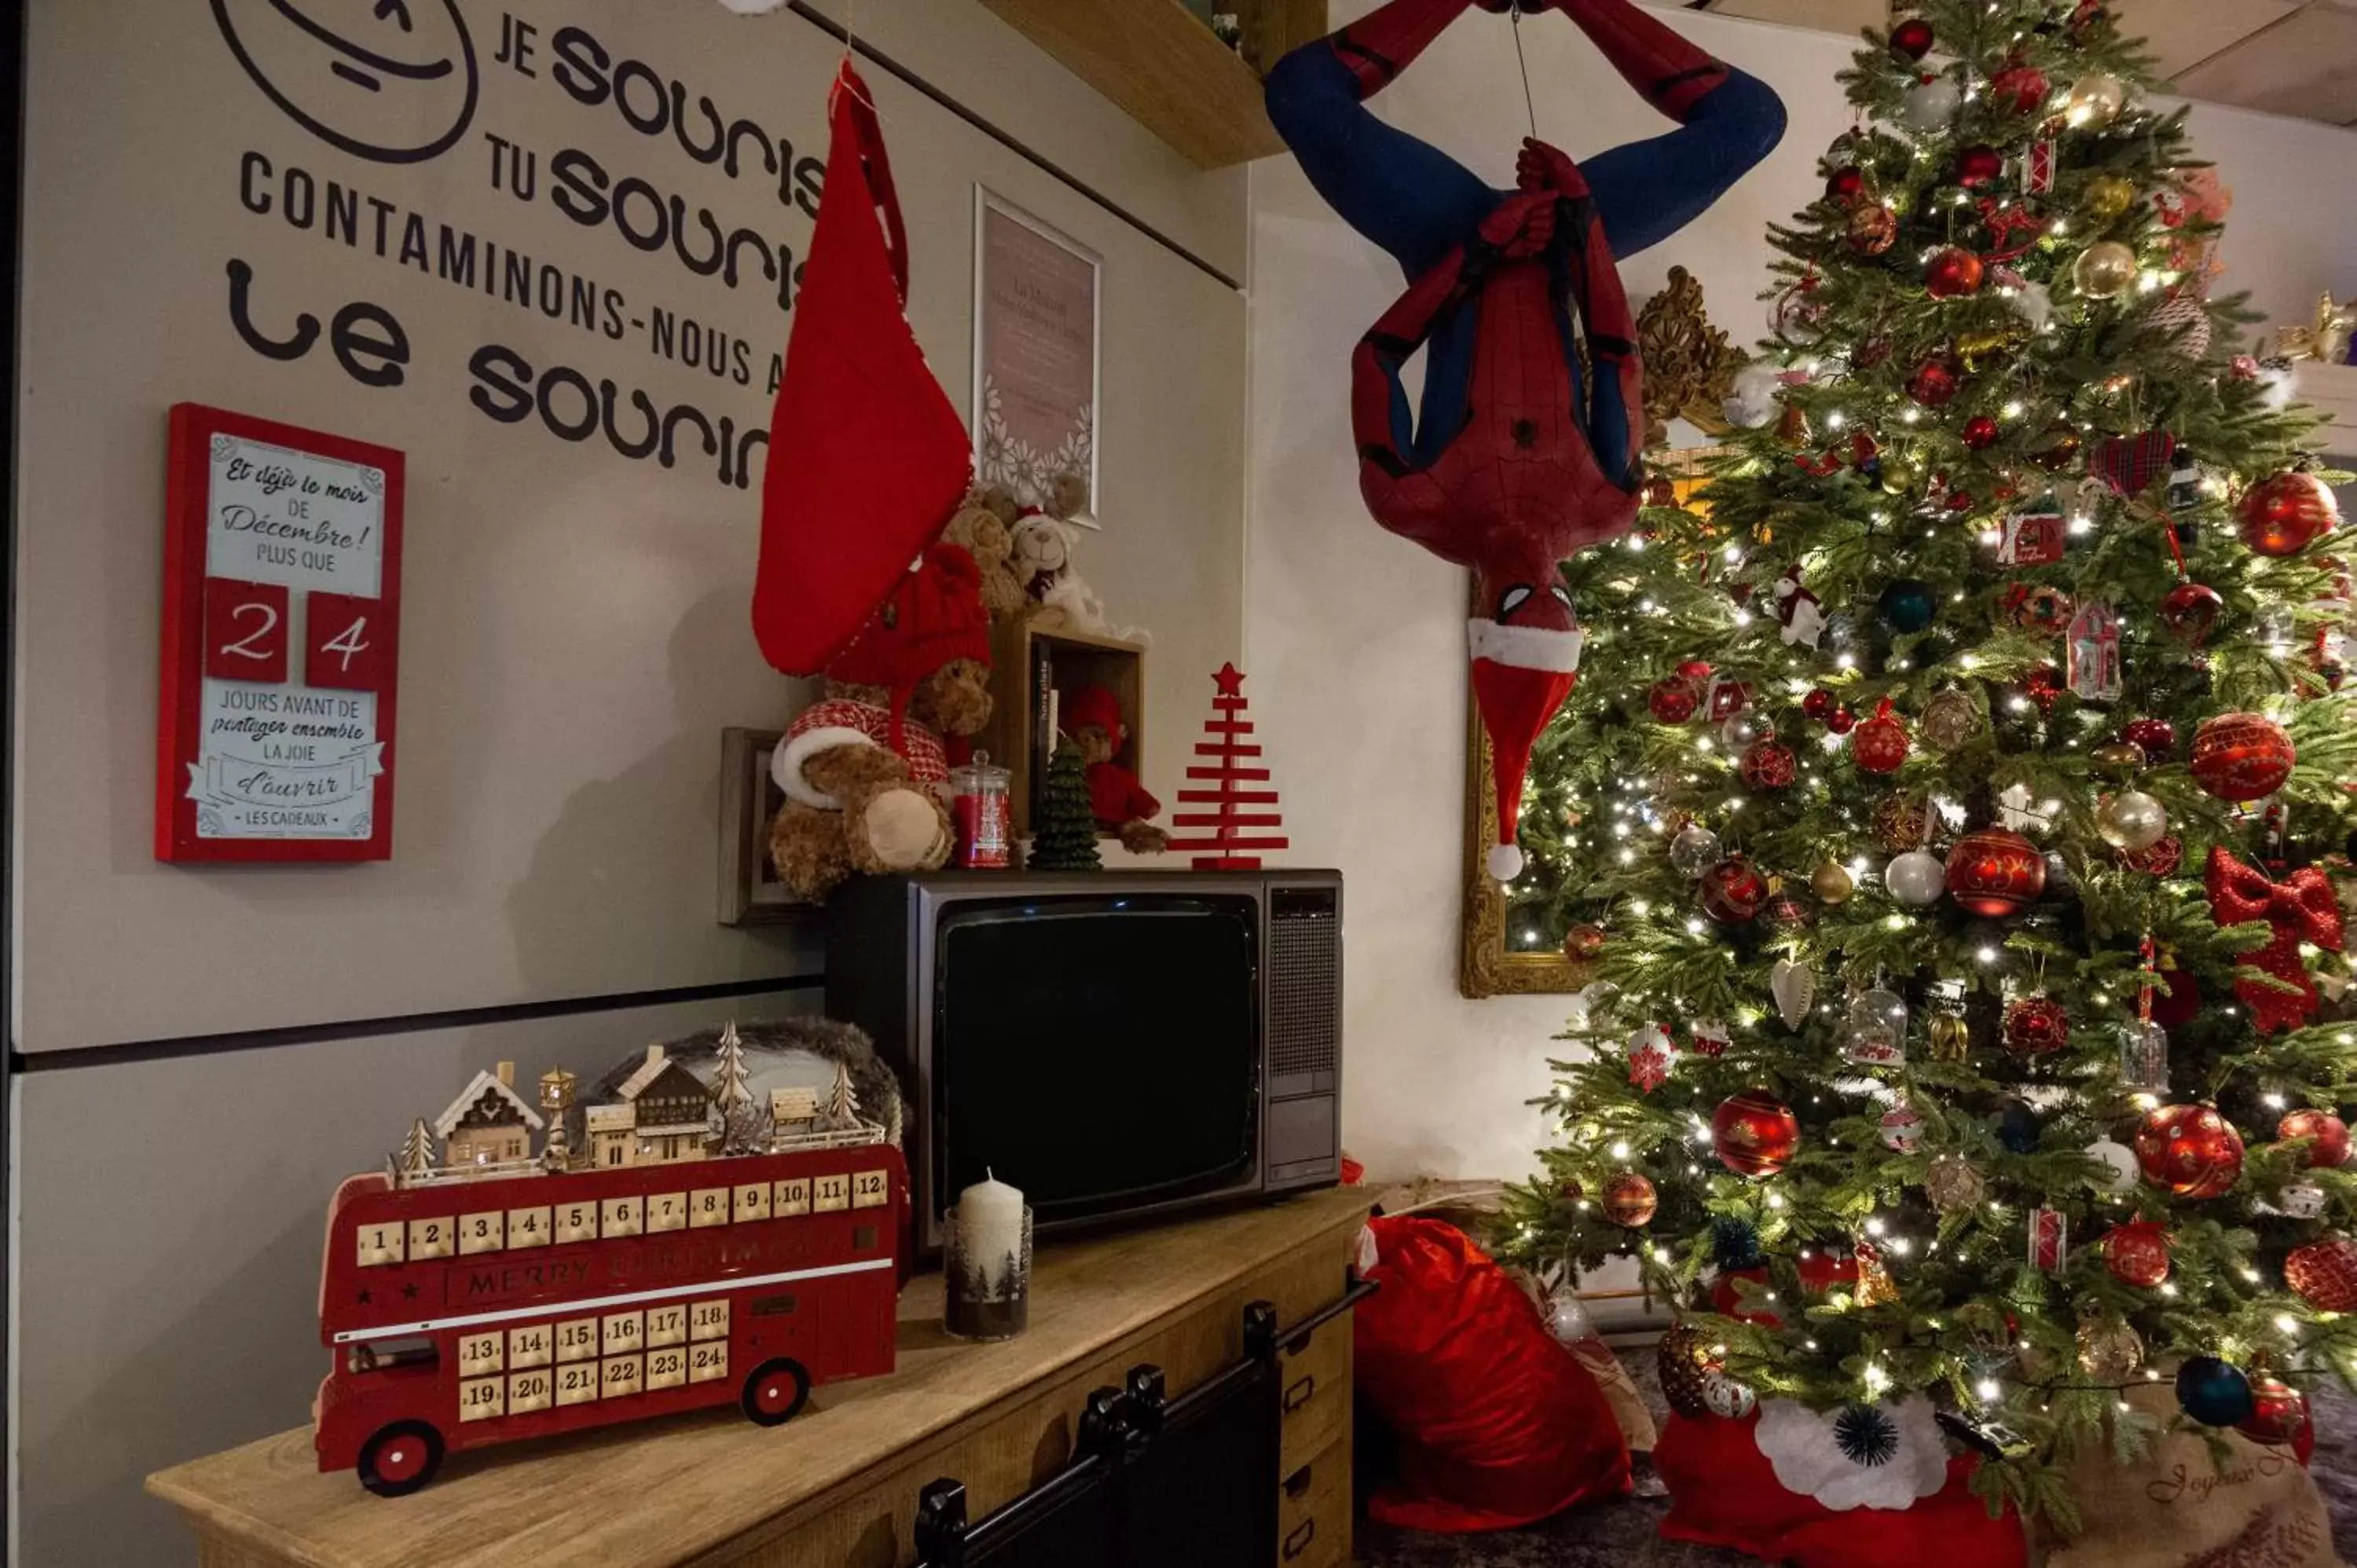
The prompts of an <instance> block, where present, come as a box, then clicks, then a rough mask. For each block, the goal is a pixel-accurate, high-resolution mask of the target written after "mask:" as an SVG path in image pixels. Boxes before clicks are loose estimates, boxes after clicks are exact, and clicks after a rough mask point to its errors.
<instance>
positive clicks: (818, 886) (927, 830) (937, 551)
mask: <svg viewBox="0 0 2357 1568" xmlns="http://www.w3.org/2000/svg"><path fill="white" fill-rule="evenodd" d="M989 720H990V634H989V619H988V617H987V616H986V615H985V612H984V610H983V607H982V573H981V570H980V568H979V567H977V566H976V565H975V564H974V557H973V556H972V555H971V554H969V553H967V552H966V551H965V550H964V549H963V547H962V546H959V545H956V544H951V543H946V542H941V543H935V544H932V545H931V546H929V547H927V549H926V551H925V553H924V555H923V557H922V558H921V559H920V562H919V564H918V565H917V567H916V568H915V569H914V570H912V571H910V572H909V573H907V574H906V575H903V576H902V577H901V578H900V580H899V583H898V584H897V585H895V586H894V588H893V590H892V594H891V596H890V597H888V599H886V600H885V602H884V604H883V606H882V607H880V608H878V609H877V612H876V617H875V618H874V619H873V620H871V621H870V622H869V623H868V625H867V626H866V628H865V629H864V630H862V631H861V632H860V633H859V635H858V636H857V637H856V638H855V639H853V640H852V642H851V643H850V645H849V646H847V647H846V648H845V649H844V650H843V651H842V652H841V653H839V654H837V655H836V656H835V658H834V660H833V661H832V662H830V663H829V664H828V665H827V667H826V689H825V693H824V695H823V697H822V698H821V700H820V701H819V702H817V703H813V704H812V705H811V706H810V707H809V708H807V709H805V710H803V712H802V714H800V715H799V716H797V717H796V718H795V720H794V722H793V724H792V725H791V726H789V727H788V729H787V731H786V734H785V736H784V738H783V739H781V740H780V741H779V743H778V746H777V749H776V751H774V752H773V753H771V755H770V777H771V778H773V779H776V780H777V784H778V788H779V789H780V790H782V791H784V793H785V797H786V801H785V804H784V805H783V806H781V807H780V808H779V811H778V814H777V816H776V818H775V819H774V820H773V821H772V822H770V863H771V864H772V865H775V866H776V867H777V871H778V876H779V878H780V880H781V881H782V882H784V883H785V885H786V886H788V887H789V888H790V889H791V890H792V891H793V892H794V893H795V894H796V895H798V896H799V897H804V898H809V899H812V900H813V901H816V900H820V899H823V898H824V897H826V895H827V894H828V893H829V892H831V891H833V890H834V888H835V887H836V886H838V885H839V884H841V883H842V882H844V881H845V879H846V878H848V877H850V876H851V875H854V874H855V873H866V874H868V875H877V874H881V873H885V872H902V871H933V870H938V869H939V868H940V867H941V866H942V865H945V864H947V863H948V860H949V854H950V846H951V832H950V815H949V754H948V748H947V747H946V746H944V744H943V737H944V736H952V737H953V736H971V735H974V734H976V733H977V732H979V731H980V730H981V729H982V727H983V725H985V724H987V723H988V722H989Z"/></svg>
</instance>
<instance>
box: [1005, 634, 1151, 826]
mask: <svg viewBox="0 0 2357 1568" xmlns="http://www.w3.org/2000/svg"><path fill="white" fill-rule="evenodd" d="M990 659H991V670H990V697H991V707H990V723H989V724H988V725H986V726H985V728H984V729H983V732H982V733H981V734H980V735H978V736H974V748H975V749H976V750H977V751H986V752H988V753H989V754H990V759H991V760H992V761H993V762H995V763H997V764H998V765H999V766H1000V767H1002V768H1006V770H1007V771H1008V772H1009V773H1010V774H1012V775H1013V778H1012V779H1010V780H1009V781H1008V793H1009V795H1010V797H1011V799H1012V802H1013V807H1014V817H1015V832H1016V833H1017V835H1018V836H1028V834H1029V833H1030V832H1031V794H1032V790H1033V789H1034V788H1035V787H1036V786H1037V784H1038V781H1039V779H1041V778H1042V777H1043V776H1045V774H1046V772H1047V768H1048V759H1049V756H1050V755H1051V754H1052V748H1053V746H1054V737H1053V736H1049V735H1048V734H1047V727H1048V693H1049V691H1050V690H1054V691H1059V692H1071V691H1076V690H1078V689H1079V688H1081V687H1082V686H1103V688H1104V689H1105V690H1107V691H1109V692H1111V693H1113V694H1114V696H1115V697H1117V698H1119V699H1120V700H1121V712H1122V717H1123V720H1124V726H1125V728H1126V729H1127V731H1128V734H1127V735H1126V736H1125V737H1124V738H1123V740H1122V746H1121V749H1120V750H1119V751H1118V752H1116V753H1114V761H1115V762H1118V763H1120V764H1121V765H1122V766H1123V767H1125V768H1128V769H1129V770H1130V771H1131V772H1133V773H1135V774H1137V775H1139V776H1140V777H1141V778H1142V777H1144V775H1145V772H1146V649H1145V646H1144V645H1143V644H1141V643H1135V642H1125V641H1123V640H1121V639H1119V638H1112V637H1100V636H1097V635H1096V634H1095V633H1093V632H1086V631H1073V630H1070V629H1065V628H1040V627H1037V626H1035V625H1033V624H1032V623H1030V622H1028V621H1027V622H1022V623H1019V624H1018V623H1017V622H1013V621H1002V622H1000V623H999V624H997V625H996V626H994V627H992V628H991V630H990ZM1097 836H1098V837H1100V838H1111V837H1113V836H1114V834H1113V832H1111V831H1110V830H1107V829H1100V830H1099V831H1098V834H1097Z"/></svg>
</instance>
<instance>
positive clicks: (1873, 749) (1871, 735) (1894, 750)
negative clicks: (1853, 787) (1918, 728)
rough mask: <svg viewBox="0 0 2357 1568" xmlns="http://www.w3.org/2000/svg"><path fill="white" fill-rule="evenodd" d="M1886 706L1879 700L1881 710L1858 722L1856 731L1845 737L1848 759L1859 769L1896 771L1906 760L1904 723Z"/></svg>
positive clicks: (1878, 771)
mask: <svg viewBox="0 0 2357 1568" xmlns="http://www.w3.org/2000/svg"><path fill="white" fill-rule="evenodd" d="M1889 706H1890V704H1889V703H1887V702H1886V703H1883V710H1884V711H1882V712H1879V713H1878V714H1875V715H1874V716H1873V717H1872V718H1870V719H1868V720H1867V721H1866V722H1865V723H1864V724H1862V725H1858V726H1857V734H1856V735H1854V736H1850V738H1849V755H1850V759H1851V760H1852V761H1854V762H1856V763H1857V766H1858V768H1859V770H1860V771H1861V772H1866V773H1896V772H1898V771H1899V768H1900V764H1902V763H1904V762H1905V761H1906V760H1907V753H1908V750H1909V746H1908V742H1907V726H1906V725H1903V724H1901V723H1900V722H1899V715H1898V714H1894V713H1891V712H1889Z"/></svg>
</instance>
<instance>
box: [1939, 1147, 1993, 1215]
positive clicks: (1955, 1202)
mask: <svg viewBox="0 0 2357 1568" xmlns="http://www.w3.org/2000/svg"><path fill="white" fill-rule="evenodd" d="M1923 1191H1924V1194H1925V1196H1927V1197H1930V1198H1931V1200H1932V1208H1936V1209H1938V1210H1939V1211H1940V1212H1941V1213H1943V1214H1960V1213H1962V1212H1963V1211H1964V1210H1965V1209H1967V1208H1972V1207H1973V1206H1974V1205H1975V1204H1976V1203H1978V1202H1979V1201H1980V1200H1981V1197H1982V1195H1983V1194H1985V1193H1986V1192H1987V1191H1988V1184H1987V1183H1986V1182H1985V1181H1983V1180H1982V1179H1981V1173H1980V1172H1978V1171H1976V1170H1975V1169H1973V1167H1972V1165H1971V1164H1970V1163H1969V1162H1968V1161H1966V1160H1965V1158H1964V1155H1935V1156H1933V1158H1932V1164H1931V1165H1930V1167H1929V1168H1928V1169H1926V1170H1925V1171H1924V1173H1923Z"/></svg>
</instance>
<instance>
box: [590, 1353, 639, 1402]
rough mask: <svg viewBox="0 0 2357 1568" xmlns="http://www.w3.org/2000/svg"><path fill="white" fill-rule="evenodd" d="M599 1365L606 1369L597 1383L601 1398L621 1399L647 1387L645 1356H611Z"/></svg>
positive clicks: (598, 1394)
mask: <svg viewBox="0 0 2357 1568" xmlns="http://www.w3.org/2000/svg"><path fill="white" fill-rule="evenodd" d="M598 1366H599V1367H601V1368H602V1369H604V1370H603V1372H602V1374H601V1376H600V1377H599V1380H598V1384H597V1397H598V1398H599V1399H608V1400H610V1399H620V1398H621V1397H622V1396H623V1395H625V1394H634V1393H637V1392H638V1391H640V1390H641V1389H643V1388H644V1387H646V1377H645V1374H646V1358H645V1357H643V1356H609V1357H608V1358H607V1359H605V1360H603V1361H600V1362H599V1363H598Z"/></svg>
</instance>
